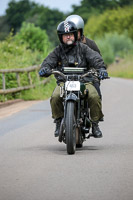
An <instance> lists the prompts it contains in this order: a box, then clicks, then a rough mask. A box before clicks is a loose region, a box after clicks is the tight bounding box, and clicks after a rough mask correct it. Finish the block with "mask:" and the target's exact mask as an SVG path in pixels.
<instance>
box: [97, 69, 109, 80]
mask: <svg viewBox="0 0 133 200" xmlns="http://www.w3.org/2000/svg"><path fill="white" fill-rule="evenodd" d="M106 78H108V73H107V71H106V69H104V68H101V69H100V70H99V79H102V80H103V79H106Z"/></svg>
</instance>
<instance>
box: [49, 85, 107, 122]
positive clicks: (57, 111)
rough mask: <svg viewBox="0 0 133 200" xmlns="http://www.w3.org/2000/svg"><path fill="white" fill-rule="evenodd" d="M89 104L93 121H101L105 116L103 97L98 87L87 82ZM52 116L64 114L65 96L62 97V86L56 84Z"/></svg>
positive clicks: (57, 116)
mask: <svg viewBox="0 0 133 200" xmlns="http://www.w3.org/2000/svg"><path fill="white" fill-rule="evenodd" d="M85 85H86V89H87V90H88V104H89V108H90V117H91V120H92V121H99V119H101V118H102V117H103V113H102V105H101V99H100V96H99V95H98V92H97V90H96V88H95V87H94V86H93V85H92V84H91V83H87V84H85ZM50 104H51V110H52V118H54V119H58V118H62V117H63V116H64V106H63V98H61V97H60V86H56V88H55V89H54V91H53V94H52V96H51V99H50Z"/></svg>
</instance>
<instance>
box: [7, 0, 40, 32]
mask: <svg viewBox="0 0 133 200" xmlns="http://www.w3.org/2000/svg"><path fill="white" fill-rule="evenodd" d="M35 6H36V4H35V3H34V2H30V1H29V0H21V1H18V2H16V1H15V0H11V1H10V2H9V4H8V8H7V9H6V18H7V23H8V25H9V27H10V29H12V28H13V29H14V32H16V31H17V30H18V29H19V28H20V27H21V24H22V22H23V21H25V19H26V14H27V13H28V12H29V11H30V10H31V9H34V7H35Z"/></svg>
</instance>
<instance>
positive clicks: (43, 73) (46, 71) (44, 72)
mask: <svg viewBox="0 0 133 200" xmlns="http://www.w3.org/2000/svg"><path fill="white" fill-rule="evenodd" d="M51 73H52V72H51V70H50V69H47V68H42V69H40V71H39V76H41V77H48V76H50V75H51Z"/></svg>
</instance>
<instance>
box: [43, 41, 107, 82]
mask: <svg viewBox="0 0 133 200" xmlns="http://www.w3.org/2000/svg"><path fill="white" fill-rule="evenodd" d="M68 66H75V67H86V71H88V70H90V69H91V68H92V67H93V68H95V69H96V70H99V69H100V68H106V67H105V64H104V61H103V59H102V57H101V56H100V54H99V53H97V52H96V51H93V50H92V49H91V48H89V47H88V46H87V45H86V44H83V43H81V42H76V43H75V44H74V45H72V46H66V45H63V44H60V45H59V46H57V47H56V48H55V49H54V50H53V51H52V52H51V53H50V54H49V55H48V56H47V57H46V58H45V59H44V61H43V63H42V65H41V68H46V69H47V70H49V69H56V68H57V67H58V70H61V68H62V67H68ZM58 79H59V78H58Z"/></svg>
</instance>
